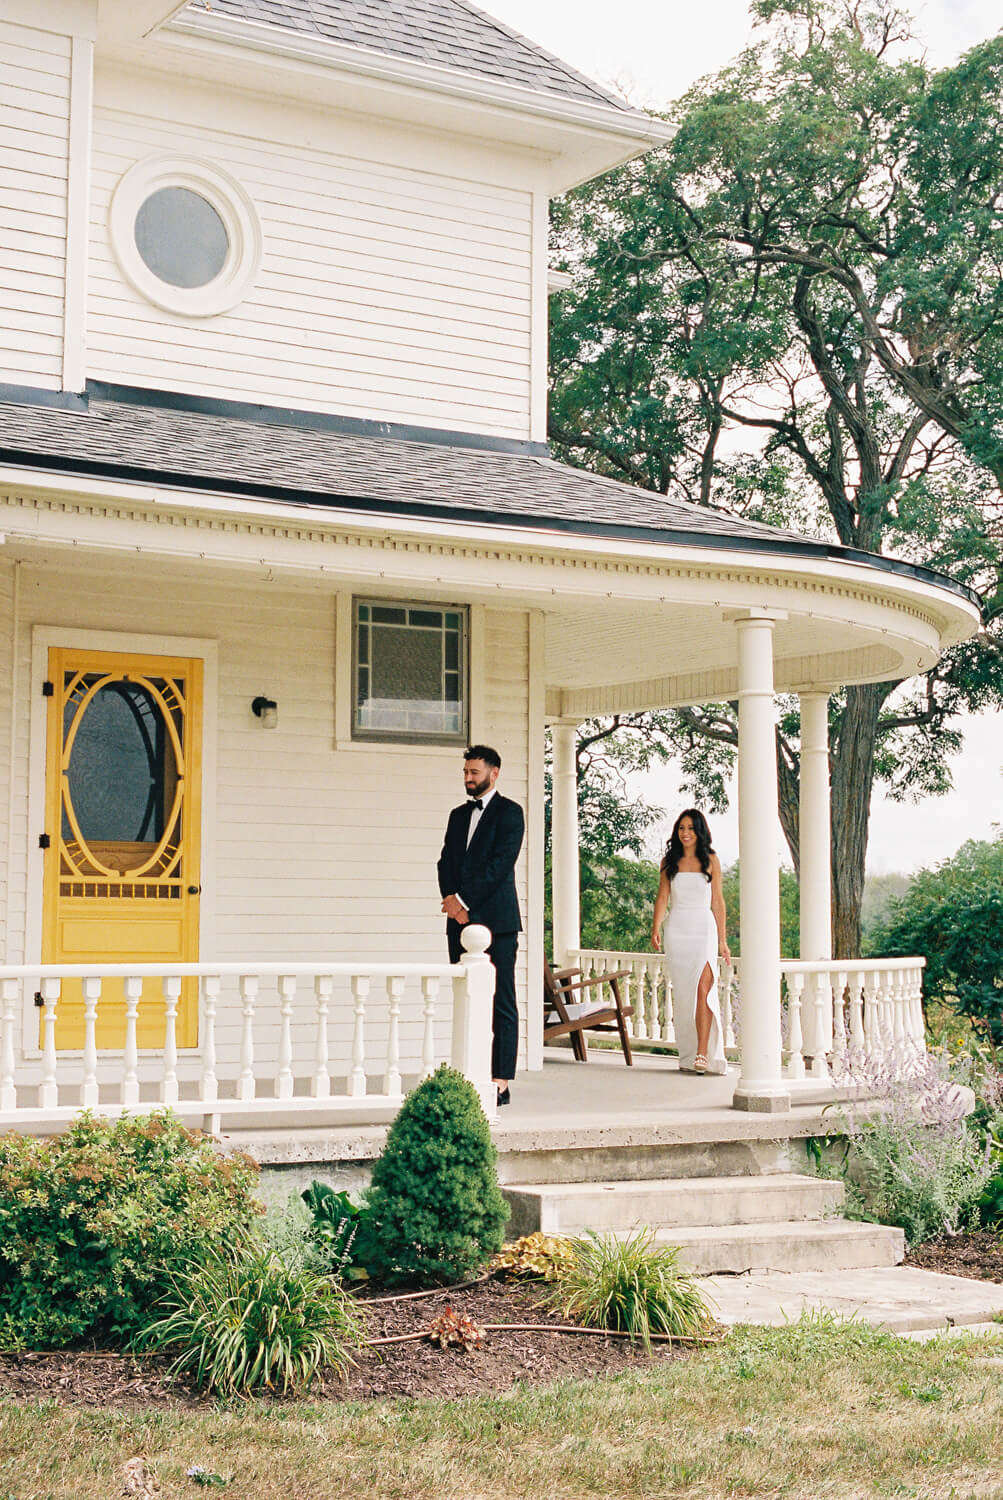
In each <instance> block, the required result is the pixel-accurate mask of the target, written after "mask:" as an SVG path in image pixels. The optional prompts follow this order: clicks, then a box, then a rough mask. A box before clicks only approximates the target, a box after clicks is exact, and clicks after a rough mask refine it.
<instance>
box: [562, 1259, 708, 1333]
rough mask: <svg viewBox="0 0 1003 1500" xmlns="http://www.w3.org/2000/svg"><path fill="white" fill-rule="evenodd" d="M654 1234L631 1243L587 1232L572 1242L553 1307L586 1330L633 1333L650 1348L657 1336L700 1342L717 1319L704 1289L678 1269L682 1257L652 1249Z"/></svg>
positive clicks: (687, 1274)
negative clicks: (595, 1329) (667, 1335)
mask: <svg viewBox="0 0 1003 1500" xmlns="http://www.w3.org/2000/svg"><path fill="white" fill-rule="evenodd" d="M652 1238H653V1236H652V1232H651V1230H650V1229H642V1230H640V1231H639V1232H638V1233H637V1234H635V1235H633V1236H631V1238H630V1239H626V1240H618V1239H616V1238H615V1237H614V1236H613V1235H598V1234H594V1233H591V1232H590V1233H589V1234H588V1235H586V1236H584V1237H583V1238H581V1239H576V1240H574V1241H573V1242H572V1243H573V1248H574V1259H573V1260H572V1263H571V1265H570V1266H568V1267H566V1268H562V1269H561V1271H560V1273H559V1279H558V1285H557V1288H556V1290H555V1291H554V1293H553V1294H552V1297H551V1302H552V1305H553V1306H555V1307H558V1308H560V1310H561V1311H562V1313H563V1314H564V1316H565V1317H574V1318H577V1319H578V1321H579V1322H580V1323H582V1324H584V1326H585V1327H586V1328H610V1329H613V1330H615V1331H617V1332H620V1333H629V1334H630V1336H631V1337H632V1338H634V1339H640V1340H641V1342H642V1343H643V1344H644V1346H645V1348H646V1349H648V1350H649V1351H650V1349H651V1336H652V1334H653V1333H663V1334H664V1333H668V1334H674V1335H675V1336H676V1337H677V1338H699V1337H700V1336H701V1335H702V1334H705V1333H706V1332H707V1330H708V1329H709V1328H710V1327H711V1326H712V1324H713V1322H714V1319H713V1317H712V1315H711V1312H710V1309H709V1308H708V1306H707V1303H706V1302H705V1301H704V1299H703V1296H702V1295H701V1293H700V1290H699V1288H698V1286H697V1284H696V1282H695V1280H694V1279H693V1277H692V1276H691V1275H690V1274H689V1273H688V1272H687V1271H684V1270H682V1269H681V1267H680V1265H679V1252H678V1250H675V1249H673V1248H672V1247H671V1246H668V1245H664V1246H663V1245H654V1244H652Z"/></svg>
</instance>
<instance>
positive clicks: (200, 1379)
mask: <svg viewBox="0 0 1003 1500" xmlns="http://www.w3.org/2000/svg"><path fill="white" fill-rule="evenodd" d="M157 1306H158V1308H159V1309H161V1310H162V1311H163V1313H164V1316H163V1317H162V1318H160V1319H158V1321H156V1322H155V1323H152V1324H150V1325H149V1326H148V1327H147V1328H146V1329H144V1330H143V1332H142V1333H141V1334H140V1335H139V1337H138V1338H137V1340H136V1343H137V1345H139V1346H141V1347H144V1348H150V1349H163V1350H167V1351H175V1350H176V1351H177V1357H176V1359H175V1361H174V1364H173V1366H172V1369H173V1371H174V1372H175V1373H176V1374H183V1375H187V1376H190V1377H191V1378H192V1379H193V1380H194V1381H195V1383H196V1385H198V1386H199V1387H204V1388H205V1389H207V1390H209V1391H215V1392H217V1393H218V1394H220V1395H223V1396H232V1395H241V1396H243V1395H249V1394H251V1393H252V1392H254V1391H261V1390H279V1391H302V1390H306V1389H307V1388H308V1387H309V1386H310V1384H311V1383H312V1381H313V1379H314V1377H315V1376H316V1374H317V1372H318V1371H319V1370H320V1369H322V1368H326V1369H333V1370H335V1371H337V1373H338V1374H344V1373H345V1371H346V1370H347V1369H348V1367H349V1365H350V1364H351V1362H352V1361H351V1356H350V1354H349V1350H350V1349H351V1348H353V1347H357V1346H358V1344H359V1324H358V1321H357V1318H356V1315H355V1313H354V1312H353V1310H352V1306H351V1303H350V1301H349V1299H348V1297H347V1295H346V1294H345V1292H344V1291H343V1290H342V1288H341V1287H340V1286H339V1284H338V1283H337V1282H336V1281H332V1280H331V1278H330V1277H328V1276H323V1275H318V1274H317V1272H315V1271H310V1270H307V1269H306V1268H305V1267H304V1266H302V1265H295V1264H290V1263H289V1262H287V1261H285V1260H283V1259H282V1258H281V1256H279V1255H276V1253H275V1251H274V1250H271V1249H269V1248H268V1247H267V1246H262V1245H247V1246H244V1247H243V1248H240V1249H238V1250H237V1251H235V1252H229V1253H223V1254H216V1255H213V1256H210V1257H209V1258H208V1259H207V1260H205V1261H203V1262H202V1263H193V1264H192V1265H191V1266H190V1268H189V1269H187V1270H184V1271H176V1272H175V1273H174V1274H173V1275H172V1277H171V1279H170V1285H169V1287H168V1289H167V1291H166V1292H165V1293H164V1294H163V1295H162V1296H161V1297H160V1299H159V1300H158V1303H157Z"/></svg>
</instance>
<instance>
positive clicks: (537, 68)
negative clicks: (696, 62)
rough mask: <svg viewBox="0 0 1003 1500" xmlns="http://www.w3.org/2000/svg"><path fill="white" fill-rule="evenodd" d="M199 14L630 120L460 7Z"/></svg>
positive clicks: (276, 8)
mask: <svg viewBox="0 0 1003 1500" xmlns="http://www.w3.org/2000/svg"><path fill="white" fill-rule="evenodd" d="M207 13H208V14H210V15H217V16H227V17H230V18H232V19H236V20H242V21H256V22H259V23H261V24H264V25H266V26H274V27H276V28H278V29H280V30H283V31H293V32H298V33H300V34H305V35H307V36H314V37H321V38H324V39H326V40H328V41H332V42H341V43H347V44H348V45H350V46H353V47H364V48H365V49H366V50H367V51H370V52H378V53H383V54H384V55H386V56H389V57H404V58H408V59H410V60H411V61H413V62H421V63H431V64H433V65H435V66H437V67H444V68H453V69H458V70H459V71H460V72H464V73H476V74H478V75H479V76H480V77H482V78H490V79H492V80H493V81H494V82H496V83H503V84H514V85H517V86H518V87H520V88H524V89H531V90H533V91H535V92H536V93H541V94H555V95H560V96H561V97H563V98H565V99H577V100H578V101H580V102H581V103H584V104H601V105H606V106H607V107H609V106H612V107H614V108H616V109H619V110H622V111H624V112H625V113H628V114H636V113H637V111H636V110H633V109H632V108H631V107H630V106H629V105H627V104H625V103H624V101H623V100H622V99H617V98H616V97H615V95H613V94H608V93H606V91H605V90H604V89H601V88H600V87H599V86H598V84H595V83H592V82H591V81H590V80H589V79H588V78H584V77H583V76H582V75H581V74H580V73H576V72H575V70H574V69H573V68H570V67H568V65H567V63H563V62H561V61H560V59H559V58H556V57H553V56H552V55H551V54H550V53H549V52H545V51H544V50H543V48H542V47H538V46H537V45H536V43H535V42H531V41H529V40H528V38H526V37H524V36H521V35H520V34H519V33H518V32H517V31H512V30H511V29H510V28H509V27H507V26H503V25H502V23H501V22H500V21H496V20H494V19H493V18H492V17H491V16H488V15H485V14H484V12H483V11H480V10H477V9H476V8H475V7H474V6H473V5H468V4H467V3H466V0H191V4H190V5H189V6H188V7H187V10H186V11H185V12H184V14H185V15H192V14H195V15H198V14H203V15H204V14H207Z"/></svg>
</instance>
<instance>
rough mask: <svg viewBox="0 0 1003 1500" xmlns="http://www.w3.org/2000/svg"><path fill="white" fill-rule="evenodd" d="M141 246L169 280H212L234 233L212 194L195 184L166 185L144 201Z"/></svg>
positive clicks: (171, 282)
mask: <svg viewBox="0 0 1003 1500" xmlns="http://www.w3.org/2000/svg"><path fill="white" fill-rule="evenodd" d="M135 234H136V249H137V250H138V251H139V253H140V255H141V256H142V258H143V262H144V264H145V265H146V266H147V267H148V268H149V269H150V270H151V271H152V272H153V274H154V276H158V277H159V278H160V280H161V281H166V282H167V284H168V285H169V286H182V287H194V286H208V285H209V283H210V281H215V280H216V277H217V276H218V275H219V273H220V271H222V269H223V267H224V266H225V265H226V257H227V254H228V252H229V249H230V237H229V235H228V234H227V232H226V225H225V224H224V223H223V220H222V219H221V218H220V216H219V214H218V213H217V212H216V210H215V209H214V208H213V206H212V204H211V203H210V202H209V200H208V198H203V197H202V195H201V194H200V193H193V192H192V190H191V188H186V187H164V188H158V189H157V191H156V192H155V193H151V194H150V196H149V197H148V198H147V199H146V201H145V202H144V203H142V204H140V208H139V212H138V214H137V215H136V230H135Z"/></svg>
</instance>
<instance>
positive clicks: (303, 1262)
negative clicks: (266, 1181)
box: [254, 1193, 331, 1276]
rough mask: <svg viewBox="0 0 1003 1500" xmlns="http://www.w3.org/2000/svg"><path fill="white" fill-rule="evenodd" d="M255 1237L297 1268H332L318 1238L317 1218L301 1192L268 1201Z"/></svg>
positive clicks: (325, 1271) (323, 1270) (322, 1270)
mask: <svg viewBox="0 0 1003 1500" xmlns="http://www.w3.org/2000/svg"><path fill="white" fill-rule="evenodd" d="M254 1240H255V1243H256V1244H258V1245H260V1246H262V1247H263V1248H264V1249H267V1250H274V1252H275V1254H276V1255H277V1256H278V1257H279V1259H280V1260H283V1261H285V1263H286V1264H287V1265H288V1266H294V1267H295V1268H296V1269H297V1270H305V1271H315V1272H316V1273H317V1274H318V1275H324V1276H326V1275H327V1274H328V1273H329V1272H330V1269H331V1265H330V1258H329V1256H328V1254H327V1251H326V1250H325V1249H324V1246H323V1245H321V1244H319V1243H318V1241H317V1240H316V1239H315V1238H314V1233H313V1219H312V1217H311V1214H310V1211H309V1209H308V1208H307V1206H306V1204H305V1203H304V1202H303V1200H302V1198H301V1197H300V1194H299V1193H290V1194H289V1196H288V1198H287V1199H286V1200H285V1202H283V1203H277V1202H269V1203H267V1204H266V1207H265V1215H264V1217H263V1218H262V1219H259V1220H258V1222H257V1224H256V1225H255V1226H254Z"/></svg>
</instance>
